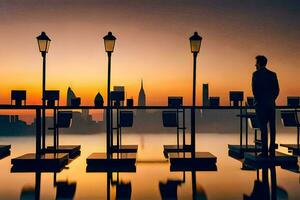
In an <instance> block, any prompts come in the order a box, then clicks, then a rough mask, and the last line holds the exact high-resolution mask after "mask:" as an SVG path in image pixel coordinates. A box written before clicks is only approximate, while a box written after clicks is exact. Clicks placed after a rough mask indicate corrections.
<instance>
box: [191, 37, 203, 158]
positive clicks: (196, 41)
mask: <svg viewBox="0 0 300 200" xmlns="http://www.w3.org/2000/svg"><path fill="white" fill-rule="evenodd" d="M201 41H202V37H201V36H199V35H198V33H197V32H195V33H194V35H193V36H191V37H190V46H191V52H192V53H193V57H194V66H193V100H192V101H193V102H192V103H193V106H192V109H191V146H192V157H195V150H196V149H195V146H196V128H195V121H196V120H195V118H196V117H195V106H196V61H197V55H198V53H199V51H200V46H201Z"/></svg>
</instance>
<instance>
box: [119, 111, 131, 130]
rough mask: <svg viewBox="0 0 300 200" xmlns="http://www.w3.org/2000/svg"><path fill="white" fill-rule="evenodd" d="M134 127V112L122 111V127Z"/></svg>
mask: <svg viewBox="0 0 300 200" xmlns="http://www.w3.org/2000/svg"><path fill="white" fill-rule="evenodd" d="M132 125H133V112H132V111H120V126H121V127H132Z"/></svg>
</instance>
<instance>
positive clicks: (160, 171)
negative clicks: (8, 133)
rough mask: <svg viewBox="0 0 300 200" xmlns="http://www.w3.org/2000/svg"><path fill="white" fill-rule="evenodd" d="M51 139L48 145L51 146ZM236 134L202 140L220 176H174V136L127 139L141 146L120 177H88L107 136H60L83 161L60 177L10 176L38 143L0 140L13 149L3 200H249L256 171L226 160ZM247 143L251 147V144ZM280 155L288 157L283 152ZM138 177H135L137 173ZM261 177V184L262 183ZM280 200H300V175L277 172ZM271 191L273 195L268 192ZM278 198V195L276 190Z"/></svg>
mask: <svg viewBox="0 0 300 200" xmlns="http://www.w3.org/2000/svg"><path fill="white" fill-rule="evenodd" d="M295 140H296V135H295V134H290V133H289V134H285V133H281V134H278V137H277V143H279V144H280V143H293V142H295ZM51 141H52V139H51V138H49V140H48V142H49V143H48V144H49V145H51ZM238 141H239V135H238V134H198V135H197V150H198V151H209V152H211V153H213V154H214V155H215V156H217V158H218V160H217V171H206V172H205V171H198V172H190V171H189V172H185V173H184V172H171V171H170V164H169V162H168V161H166V160H165V158H164V156H163V145H165V144H175V142H176V135H175V134H174V135H172V134H157V133H156V134H129V135H124V136H123V144H138V145H139V149H138V154H137V157H138V161H137V164H136V169H135V170H133V171H132V170H131V171H130V170H129V171H130V172H120V173H109V174H107V173H97V172H95V173H94V172H93V173H92V172H89V173H87V172H86V158H87V157H88V156H89V155H90V154H91V153H93V152H100V151H104V150H105V135H104V134H96V135H86V136H79V135H67V136H64V135H62V137H61V144H81V150H82V152H81V155H80V156H79V157H77V158H76V159H75V160H74V161H72V162H71V163H70V164H69V165H68V167H67V168H66V169H64V170H63V171H62V172H60V173H56V174H54V173H23V172H22V173H11V164H10V163H11V159H12V158H14V157H17V156H20V155H22V154H25V153H30V152H34V148H35V140H34V137H0V144H11V145H12V149H11V150H12V152H11V155H10V156H8V157H6V158H3V159H1V160H0V177H1V187H0V199H7V200H9V199H34V198H38V197H40V199H108V196H107V195H109V196H110V199H116V198H117V199H129V198H130V197H131V199H174V198H175V197H176V195H177V198H178V199H192V198H193V195H194V197H195V196H197V199H231V200H232V199H249V198H250V197H251V195H252V197H255V196H253V195H255V191H254V193H253V190H257V191H259V187H260V186H262V185H261V184H260V182H259V181H257V171H256V170H242V169H241V167H242V164H241V162H240V161H238V160H235V159H233V158H231V157H229V156H228V149H227V144H235V143H236V144H238ZM249 141H252V139H251V140H249ZM279 151H281V152H287V151H286V149H285V148H282V147H280V148H279ZM134 171H135V172H134ZM261 172H262V171H260V172H259V180H260V181H261V180H262V174H261ZM272 174H273V178H271V173H270V172H269V173H268V175H269V178H268V180H269V187H270V188H271V185H272V184H273V186H274V184H275V186H276V187H274V188H276V190H275V192H276V193H274V194H273V195H275V196H276V197H277V199H300V190H299V188H300V174H299V173H297V172H293V171H289V170H286V169H282V168H281V167H276V168H275V175H276V176H275V181H274V170H273V171H272ZM270 191H271V190H270ZM273 192H274V190H273Z"/></svg>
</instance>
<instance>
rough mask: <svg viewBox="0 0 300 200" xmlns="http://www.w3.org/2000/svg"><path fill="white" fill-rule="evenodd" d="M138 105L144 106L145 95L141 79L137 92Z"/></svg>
mask: <svg viewBox="0 0 300 200" xmlns="http://www.w3.org/2000/svg"><path fill="white" fill-rule="evenodd" d="M138 106H146V95H145V91H144V87H143V80H142V81H141V89H140V92H139V98H138Z"/></svg>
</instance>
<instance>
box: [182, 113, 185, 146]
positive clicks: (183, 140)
mask: <svg viewBox="0 0 300 200" xmlns="http://www.w3.org/2000/svg"><path fill="white" fill-rule="evenodd" d="M182 112H183V114H182V118H183V119H182V120H183V122H182V123H183V137H182V143H183V148H185V109H184V108H183V110H182Z"/></svg>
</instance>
